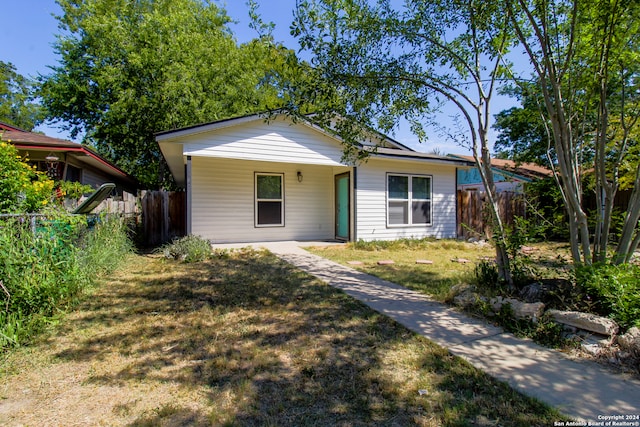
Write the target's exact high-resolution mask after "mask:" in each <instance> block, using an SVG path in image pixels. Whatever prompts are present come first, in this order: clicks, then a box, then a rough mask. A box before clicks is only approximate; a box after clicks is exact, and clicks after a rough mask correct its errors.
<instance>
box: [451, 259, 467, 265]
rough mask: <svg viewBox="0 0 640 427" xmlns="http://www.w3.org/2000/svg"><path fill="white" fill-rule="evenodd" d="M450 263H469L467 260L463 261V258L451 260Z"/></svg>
mask: <svg viewBox="0 0 640 427" xmlns="http://www.w3.org/2000/svg"><path fill="white" fill-rule="evenodd" d="M451 262H457V263H458V264H467V263H469V262H471V261H469V260H468V259H465V258H453V259H452V260H451Z"/></svg>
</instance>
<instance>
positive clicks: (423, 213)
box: [411, 202, 431, 224]
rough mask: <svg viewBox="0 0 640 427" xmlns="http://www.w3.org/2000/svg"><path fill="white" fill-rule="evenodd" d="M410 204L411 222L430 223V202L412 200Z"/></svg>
mask: <svg viewBox="0 0 640 427" xmlns="http://www.w3.org/2000/svg"><path fill="white" fill-rule="evenodd" d="M411 205H412V206H411V220H412V221H413V224H430V220H431V202H413V203H412V204H411Z"/></svg>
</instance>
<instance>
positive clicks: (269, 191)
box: [256, 175, 282, 199]
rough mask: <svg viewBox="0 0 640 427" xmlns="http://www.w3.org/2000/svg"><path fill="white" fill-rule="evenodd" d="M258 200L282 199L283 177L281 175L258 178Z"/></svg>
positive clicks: (260, 176)
mask: <svg viewBox="0 0 640 427" xmlns="http://www.w3.org/2000/svg"><path fill="white" fill-rule="evenodd" d="M256 179H257V187H258V190H257V193H258V194H257V196H258V199H281V198H282V177H281V176H280V175H258V176H257V178H256Z"/></svg>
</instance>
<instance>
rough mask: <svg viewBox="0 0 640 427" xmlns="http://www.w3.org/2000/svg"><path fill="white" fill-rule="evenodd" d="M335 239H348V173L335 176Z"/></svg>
mask: <svg viewBox="0 0 640 427" xmlns="http://www.w3.org/2000/svg"><path fill="white" fill-rule="evenodd" d="M335 184H336V185H335V187H336V190H335V192H336V239H344V240H349V237H350V236H349V222H350V221H349V218H350V209H349V173H343V174H340V175H336V176H335Z"/></svg>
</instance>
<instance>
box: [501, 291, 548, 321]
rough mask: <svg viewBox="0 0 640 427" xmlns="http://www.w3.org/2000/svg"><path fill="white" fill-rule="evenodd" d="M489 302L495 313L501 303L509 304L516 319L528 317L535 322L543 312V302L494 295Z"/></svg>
mask: <svg viewBox="0 0 640 427" xmlns="http://www.w3.org/2000/svg"><path fill="white" fill-rule="evenodd" d="M489 304H490V305H491V308H492V309H493V311H494V312H495V313H498V312H499V311H500V309H501V308H502V306H503V305H505V304H509V305H510V306H511V310H513V315H514V316H515V318H516V319H529V320H532V321H534V322H537V321H538V319H539V318H540V316H542V313H544V304H543V303H541V302H534V303H528V302H522V301H519V300H517V299H515V298H502V297H496V298H491V299H490V300H489Z"/></svg>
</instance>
